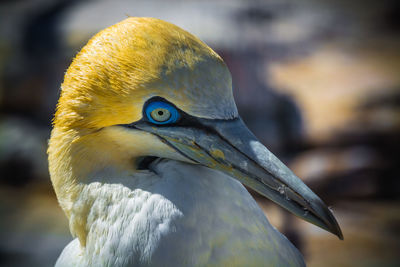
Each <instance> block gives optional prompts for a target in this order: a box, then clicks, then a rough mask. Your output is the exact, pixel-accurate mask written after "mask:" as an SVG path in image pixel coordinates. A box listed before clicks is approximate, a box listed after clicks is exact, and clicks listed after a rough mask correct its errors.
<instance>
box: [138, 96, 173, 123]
mask: <svg viewBox="0 0 400 267" xmlns="http://www.w3.org/2000/svg"><path fill="white" fill-rule="evenodd" d="M156 110H160V111H164V112H165V113H168V112H169V117H167V118H165V120H156V119H155V118H153V116H154V113H153V111H156ZM152 113H153V114H152ZM145 114H146V117H147V119H148V120H149V121H150V122H151V123H154V124H158V125H164V124H170V123H175V122H177V121H178V119H179V112H178V110H177V109H176V108H175V107H173V106H172V105H170V104H168V103H165V102H162V101H153V102H151V103H149V104H148V105H147V107H146V108H145ZM152 115H153V116H152Z"/></svg>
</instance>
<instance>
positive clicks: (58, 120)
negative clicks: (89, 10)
mask: <svg viewBox="0 0 400 267" xmlns="http://www.w3.org/2000/svg"><path fill="white" fill-rule="evenodd" d="M153 96H161V97H163V98H165V99H167V100H169V101H171V102H173V103H175V104H176V105H177V106H179V108H180V109H182V110H184V111H186V112H188V113H190V114H192V115H195V116H199V117H209V118H220V119H226V118H233V117H235V116H237V111H236V107H235V104H234V101H233V97H232V89H231V76H230V73H229V70H228V69H227V67H226V65H225V63H224V62H223V60H222V59H221V58H220V57H219V56H218V55H217V54H216V53H215V52H214V51H213V50H212V49H211V48H209V47H208V46H207V45H206V44H204V43H203V42H202V41H200V40H199V39H198V38H196V37H195V36H193V35H191V34H190V33H188V32H186V31H184V30H182V29H181V28H179V27H177V26H175V25H173V24H171V23H168V22H165V21H162V20H159V19H154V18H128V19H126V20H124V21H122V22H120V23H118V24H116V25H114V26H112V27H109V28H107V29H105V30H103V31H101V32H100V33H98V34H97V35H95V36H94V37H93V38H92V39H91V40H90V41H89V42H88V44H87V45H86V46H85V47H84V48H83V49H82V50H81V52H80V53H79V54H78V55H77V56H76V58H75V59H74V60H73V62H72V64H71V66H70V67H69V68H68V71H67V73H66V75H65V78H64V82H63V84H62V92H61V97H60V100H59V103H58V107H57V112H56V116H55V120H54V125H55V127H67V128H73V129H78V130H79V129H86V130H87V129H99V128H102V127H107V126H111V125H116V124H124V123H130V122H133V121H136V120H138V119H140V117H141V116H142V107H143V104H144V102H145V101H146V100H147V99H149V98H151V97H153Z"/></svg>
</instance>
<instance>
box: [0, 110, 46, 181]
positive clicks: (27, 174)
mask: <svg viewBox="0 0 400 267" xmlns="http://www.w3.org/2000/svg"><path fill="white" fill-rule="evenodd" d="M49 130H50V129H48V128H46V127H40V126H38V125H36V124H33V123H32V122H31V121H29V120H26V119H22V118H16V117H8V118H3V119H2V120H1V121H0V182H1V183H5V184H9V185H14V186H23V185H25V184H26V183H28V182H31V181H35V182H45V183H48V182H49V180H48V179H49V174H48V169H47V155H46V149H47V139H48V137H49V132H50V131H49Z"/></svg>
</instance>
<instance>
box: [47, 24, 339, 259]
mask: <svg viewBox="0 0 400 267" xmlns="http://www.w3.org/2000/svg"><path fill="white" fill-rule="evenodd" d="M48 161H49V172H50V177H51V182H52V185H53V188H54V190H55V193H56V196H57V199H58V202H59V205H60V206H61V208H62V210H63V211H64V212H65V214H66V217H67V219H68V222H69V228H70V232H71V234H72V236H73V240H72V241H71V242H70V243H69V244H68V245H67V246H66V247H65V248H64V249H63V251H62V252H61V254H60V256H59V258H58V259H57V261H56V264H55V265H56V266H58V267H60V266H305V262H304V259H303V256H302V254H301V253H300V252H299V251H298V249H297V248H296V247H295V246H294V245H293V244H292V243H291V242H290V241H289V240H288V239H287V238H286V237H285V236H284V235H283V234H281V233H280V232H279V231H278V230H277V229H276V228H274V227H273V226H272V225H271V224H270V223H269V221H268V219H267V217H266V216H265V214H264V213H263V211H262V210H261V208H260V207H259V206H258V205H257V203H256V201H255V200H254V198H253V197H252V196H251V195H250V194H249V192H248V190H247V189H246V188H245V187H244V185H245V186H247V187H249V188H251V189H253V190H255V191H256V192H258V193H259V194H261V195H262V196H265V197H267V198H269V199H271V200H272V201H273V202H275V203H277V204H278V205H280V206H282V207H283V208H285V209H287V210H289V211H290V212H291V213H293V214H295V215H297V216H298V217H300V218H303V219H304V220H306V221H308V222H310V223H313V224H315V225H317V226H319V227H321V228H323V229H325V230H327V231H329V232H331V233H333V234H335V235H337V236H338V237H339V238H343V235H342V232H341V230H340V227H339V225H338V223H337V221H336V219H335V217H334V215H333V213H332V212H331V210H330V209H329V208H328V207H327V206H326V204H324V202H323V201H322V200H321V199H320V198H319V197H318V196H317V195H316V194H315V193H313V192H312V191H311V190H310V189H309V188H308V187H307V186H306V185H305V184H304V183H303V182H302V181H301V180H300V179H299V178H298V177H297V176H296V175H295V174H294V173H293V172H292V171H291V170H290V169H289V168H288V167H286V166H285V165H284V164H283V163H282V162H281V161H280V160H279V159H278V158H277V157H276V156H274V155H273V154H272V153H271V152H270V151H269V150H268V149H267V148H266V147H265V146H264V145H263V144H261V142H260V141H258V139H257V138H256V137H255V136H254V134H252V133H251V131H250V130H249V129H248V128H247V127H246V125H245V124H244V122H243V120H242V119H241V118H240V116H239V114H238V110H237V107H236V104H235V101H234V98H233V93H232V77H231V74H230V72H229V69H228V67H227V65H226V64H225V63H224V61H223V59H222V58H221V57H220V56H219V55H218V54H217V53H216V52H214V51H213V50H212V49H211V48H210V47H209V46H207V45H206V44H205V43H204V42H202V41H201V40H200V39H198V38H197V37H195V36H194V35H192V34H190V33H189V32H187V31H185V30H183V29H181V28H180V27H178V26H176V25H174V24H172V23H169V22H166V21H163V20H160V19H156V18H146V17H128V18H126V19H125V20H123V21H121V22H119V23H117V24H115V25H113V26H110V27H108V28H106V29H104V30H102V31H100V32H99V33H97V34H96V35H95V36H93V37H92V38H91V39H90V40H89V42H88V43H87V44H86V45H85V46H84V47H83V48H82V50H81V51H80V52H79V53H78V54H77V55H76V56H75V58H74V59H73V61H72V63H71V64H70V66H69V67H68V69H67V71H66V73H65V76H64V81H63V83H62V85H61V92H60V97H59V101H58V104H57V107H56V112H55V115H54V119H53V128H52V131H51V136H50V139H49V146H48Z"/></svg>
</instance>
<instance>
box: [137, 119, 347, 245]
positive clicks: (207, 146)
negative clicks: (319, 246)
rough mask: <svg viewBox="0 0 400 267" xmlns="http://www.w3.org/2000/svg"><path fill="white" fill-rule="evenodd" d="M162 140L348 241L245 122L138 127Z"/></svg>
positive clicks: (324, 208) (320, 204)
mask: <svg viewBox="0 0 400 267" xmlns="http://www.w3.org/2000/svg"><path fill="white" fill-rule="evenodd" d="M135 127H136V128H139V129H141V130H144V131H148V132H151V133H153V134H155V135H157V136H158V137H160V138H161V139H162V140H163V141H164V142H165V143H167V144H168V145H170V146H171V147H173V148H174V149H175V150H177V151H179V152H180V153H181V154H183V155H184V156H185V157H187V158H189V159H190V160H192V161H194V162H197V163H199V164H202V165H205V166H207V167H209V168H213V169H216V170H219V171H222V172H224V173H227V174H228V175H230V176H231V177H233V178H235V179H237V180H239V181H240V182H241V183H243V184H245V185H246V186H248V187H250V188H251V189H253V190H255V191H257V192H258V193H260V194H261V195H263V196H265V197H267V198H269V199H271V200H272V201H274V202H275V203H277V204H279V205H281V206H282V207H284V208H286V209H287V210H289V211H290V212H292V213H294V214H295V215H297V216H298V217H300V218H302V219H304V220H306V221H308V222H311V223H313V224H315V225H317V226H319V227H321V228H323V229H325V230H327V231H329V232H331V233H333V234H335V235H337V236H338V237H339V238H340V239H343V235H342V232H341V230H340V227H339V225H338V223H337V222H336V219H335V217H334V216H333V214H332V212H331V211H330V210H329V208H328V207H327V206H326V205H325V204H324V202H322V200H321V199H320V198H319V197H318V196H317V195H316V194H315V193H314V192H313V191H311V189H309V188H308V187H307V186H306V185H305V184H304V183H303V182H302V181H301V180H300V179H299V178H298V177H297V176H296V175H295V174H293V172H292V171H291V170H290V169H289V168H288V167H286V166H285V165H284V164H283V163H282V162H281V161H280V160H279V159H278V158H277V157H275V156H274V155H273V154H272V153H271V152H270V151H269V150H268V149H267V148H266V147H265V146H263V145H262V144H261V143H260V142H259V141H258V140H257V138H256V137H255V136H254V135H253V133H252V132H250V130H249V129H248V128H247V127H246V125H245V124H244V123H243V121H242V120H241V119H240V118H238V119H234V120H209V119H197V123H196V124H194V125H181V126H179V125H178V126H171V127H169V126H163V127H154V126H151V125H149V124H148V123H140V124H136V125H135Z"/></svg>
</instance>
